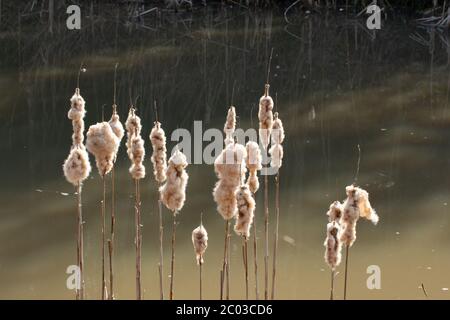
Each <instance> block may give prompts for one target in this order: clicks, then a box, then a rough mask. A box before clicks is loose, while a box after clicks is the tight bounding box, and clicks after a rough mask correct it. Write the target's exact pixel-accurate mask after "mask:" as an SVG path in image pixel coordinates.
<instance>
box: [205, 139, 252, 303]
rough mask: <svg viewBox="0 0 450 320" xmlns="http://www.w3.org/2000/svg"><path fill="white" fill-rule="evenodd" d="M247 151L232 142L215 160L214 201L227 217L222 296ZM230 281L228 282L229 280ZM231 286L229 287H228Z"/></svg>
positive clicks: (218, 209) (223, 215)
mask: <svg viewBox="0 0 450 320" xmlns="http://www.w3.org/2000/svg"><path fill="white" fill-rule="evenodd" d="M246 157H247V151H246V149H245V147H244V146H243V145H241V144H237V143H230V144H228V145H227V146H226V147H225V149H223V150H222V152H221V153H220V154H219V156H218V157H217V158H216V160H215V161H214V170H215V172H216V175H217V177H218V178H219V181H218V182H217V183H216V185H215V187H214V190H213V197H214V201H215V202H216V204H217V211H218V212H219V213H220V214H221V215H222V217H223V218H224V219H225V246H224V260H223V266H222V276H221V290H220V294H221V298H222V296H223V290H222V289H223V282H224V279H225V272H226V271H227V262H226V261H227V252H228V239H229V228H230V222H229V220H230V219H232V218H233V217H234V216H235V215H236V214H237V211H238V209H237V201H236V191H237V189H238V187H239V186H240V185H241V184H242V183H243V181H244V179H245V172H246V168H245V158H246ZM227 283H228V282H227ZM228 288H229V287H228Z"/></svg>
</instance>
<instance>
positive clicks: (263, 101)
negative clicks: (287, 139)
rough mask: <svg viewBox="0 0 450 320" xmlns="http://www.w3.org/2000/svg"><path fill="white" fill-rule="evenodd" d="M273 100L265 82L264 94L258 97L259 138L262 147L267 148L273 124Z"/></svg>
mask: <svg viewBox="0 0 450 320" xmlns="http://www.w3.org/2000/svg"><path fill="white" fill-rule="evenodd" d="M272 110H273V100H272V97H271V96H269V85H268V84H266V90H265V93H264V95H263V96H262V97H261V98H260V99H259V112H258V119H259V138H260V139H261V143H262V145H263V147H264V149H267V146H268V145H269V138H270V134H271V132H272V124H273V113H272Z"/></svg>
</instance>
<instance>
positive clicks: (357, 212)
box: [340, 185, 379, 247]
mask: <svg viewBox="0 0 450 320" xmlns="http://www.w3.org/2000/svg"><path fill="white" fill-rule="evenodd" d="M345 191H346V193H347V199H346V200H345V201H344V203H343V204H342V212H343V214H342V216H341V219H340V223H341V225H342V226H343V228H344V229H343V231H342V233H341V241H342V242H343V243H344V244H345V245H346V246H350V247H351V246H352V245H353V243H354V242H355V240H356V223H357V221H358V219H359V217H363V218H366V219H368V220H370V221H372V222H373V223H374V224H377V222H378V220H379V218H378V215H377V214H376V212H375V210H374V209H373V208H372V206H371V205H370V202H369V194H368V193H367V191H366V190H364V189H361V188H359V187H355V186H353V185H351V186H347V187H346V188H345Z"/></svg>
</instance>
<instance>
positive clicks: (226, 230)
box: [220, 220, 230, 300]
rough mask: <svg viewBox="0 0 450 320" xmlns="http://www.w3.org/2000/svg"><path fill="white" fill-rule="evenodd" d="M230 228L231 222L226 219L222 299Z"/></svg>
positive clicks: (221, 298) (222, 287) (221, 285)
mask: <svg viewBox="0 0 450 320" xmlns="http://www.w3.org/2000/svg"><path fill="white" fill-rule="evenodd" d="M229 229H230V222H229V221H228V220H226V221H225V240H224V248H223V263H222V273H221V279H220V280H221V281H220V282H221V283H220V287H221V289H220V300H223V289H224V283H225V277H226V275H227V265H228V257H227V256H228V233H229Z"/></svg>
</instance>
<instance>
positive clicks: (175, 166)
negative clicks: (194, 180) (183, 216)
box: [159, 149, 189, 213]
mask: <svg viewBox="0 0 450 320" xmlns="http://www.w3.org/2000/svg"><path fill="white" fill-rule="evenodd" d="M187 165H188V163H187V160H186V156H185V155H184V154H183V153H182V152H181V151H180V150H178V149H177V150H175V152H174V153H173V155H172V156H171V157H170V159H169V164H168V166H167V170H166V177H167V179H166V182H165V184H164V185H163V186H161V187H160V188H159V191H160V194H161V201H162V203H164V205H165V206H166V207H167V208H168V209H169V210H171V211H172V212H174V213H175V212H177V211H180V210H181V208H182V207H183V205H184V202H185V200H186V186H187V183H188V179H189V176H188V174H187V173H186V170H185V169H186V167H187Z"/></svg>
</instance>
